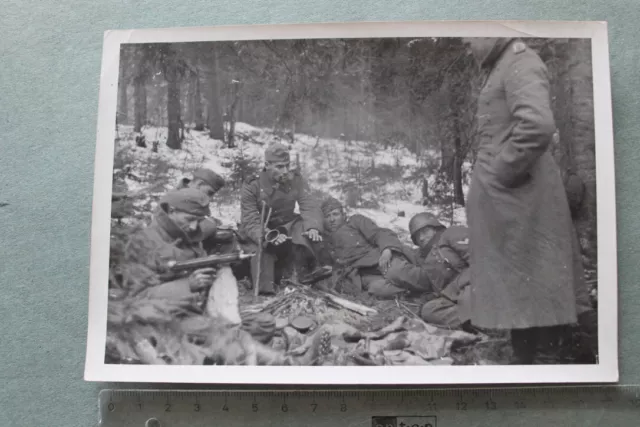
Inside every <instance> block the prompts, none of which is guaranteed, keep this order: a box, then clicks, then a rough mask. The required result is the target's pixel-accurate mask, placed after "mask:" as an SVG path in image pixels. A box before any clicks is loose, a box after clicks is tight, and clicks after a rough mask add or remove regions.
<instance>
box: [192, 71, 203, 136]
mask: <svg viewBox="0 0 640 427" xmlns="http://www.w3.org/2000/svg"><path fill="white" fill-rule="evenodd" d="M194 89H195V91H194V92H195V93H194V95H193V115H194V118H193V121H194V123H195V130H197V131H202V130H204V115H203V111H202V92H201V91H200V76H199V75H197V76H196V78H195V88H194Z"/></svg>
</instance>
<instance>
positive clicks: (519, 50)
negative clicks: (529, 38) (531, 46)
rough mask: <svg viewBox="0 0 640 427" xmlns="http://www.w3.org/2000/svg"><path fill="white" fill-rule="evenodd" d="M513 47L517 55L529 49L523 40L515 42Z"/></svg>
mask: <svg viewBox="0 0 640 427" xmlns="http://www.w3.org/2000/svg"><path fill="white" fill-rule="evenodd" d="M512 49H513V53H515V54H516V55H517V54H519V53H522V52H524V51H525V50H527V45H525V44H524V43H522V42H515V43H514V44H513V47H512Z"/></svg>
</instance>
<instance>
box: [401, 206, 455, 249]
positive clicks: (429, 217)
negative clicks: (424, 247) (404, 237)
mask: <svg viewBox="0 0 640 427" xmlns="http://www.w3.org/2000/svg"><path fill="white" fill-rule="evenodd" d="M425 227H433V228H446V227H445V226H444V225H442V223H441V222H440V221H438V218H436V216H435V215H433V214H430V213H428V212H420V213H419V214H416V215H415V216H414V217H413V218H411V220H410V221H409V233H410V234H411V241H413V243H416V233H417V232H418V231H420V230H422V229H423V228H425ZM416 244H417V243H416Z"/></svg>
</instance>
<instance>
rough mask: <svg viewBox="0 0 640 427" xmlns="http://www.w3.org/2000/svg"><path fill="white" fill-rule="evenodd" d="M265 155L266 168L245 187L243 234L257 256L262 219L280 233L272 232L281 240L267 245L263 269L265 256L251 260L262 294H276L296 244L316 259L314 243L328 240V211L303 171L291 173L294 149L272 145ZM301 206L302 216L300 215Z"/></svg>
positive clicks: (261, 239) (260, 242)
mask: <svg viewBox="0 0 640 427" xmlns="http://www.w3.org/2000/svg"><path fill="white" fill-rule="evenodd" d="M264 157H265V167H264V169H263V170H262V171H261V172H260V173H259V174H257V175H256V176H254V177H252V178H250V179H249V180H248V181H247V182H246V183H245V185H244V187H243V189H242V196H241V200H240V208H241V226H240V235H241V237H242V238H243V239H245V240H247V241H248V242H249V246H250V248H248V249H247V250H251V251H252V252H255V250H256V248H257V247H258V245H260V244H262V242H263V241H264V237H265V231H266V230H262V229H261V228H260V224H261V218H263V219H264V220H265V221H266V218H267V216H268V217H269V220H268V222H266V223H265V228H266V229H267V230H277V233H272V234H275V235H276V237H274V239H273V240H271V241H269V242H268V244H267V245H266V246H264V250H263V252H262V256H261V257H260V258H261V261H260V268H258V258H259V257H257V256H255V257H253V258H252V259H251V277H252V282H253V284H254V286H256V285H257V286H258V289H259V291H260V293H261V294H273V293H274V292H275V287H274V284H275V283H278V282H279V281H280V278H281V276H282V268H283V267H284V265H283V264H284V263H286V262H287V261H291V258H292V255H293V254H292V248H293V245H297V247H304V248H306V256H308V257H311V258H315V253H316V252H315V250H314V248H313V247H312V242H320V241H321V240H322V237H321V236H320V230H322V213H321V212H320V207H319V206H318V203H317V202H316V201H315V200H314V199H313V198H312V196H311V195H310V194H309V188H308V186H307V183H306V182H305V180H304V179H303V178H302V176H301V175H300V173H299V172H298V171H292V170H291V168H290V159H289V150H288V149H287V148H286V147H285V146H284V145H282V144H279V143H275V144H273V145H271V146H270V147H268V148H267V149H266V151H265V156H264ZM296 203H297V204H298V206H299V207H300V214H297V213H295V212H294V211H295V207H296ZM269 213H270V215H269ZM309 240H310V241H311V242H310V241H309ZM276 264H277V265H276ZM258 270H259V273H260V278H259V283H258Z"/></svg>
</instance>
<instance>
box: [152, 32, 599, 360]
mask: <svg viewBox="0 0 640 427" xmlns="http://www.w3.org/2000/svg"><path fill="white" fill-rule="evenodd" d="M466 42H467V44H468V46H469V48H470V49H471V51H472V52H473V54H474V56H475V57H476V58H477V60H478V64H479V65H480V67H481V68H483V69H484V70H485V71H486V72H487V75H488V77H487V81H486V84H485V86H484V88H483V90H482V93H481V95H480V98H481V99H480V101H481V102H479V103H478V106H479V107H478V113H477V114H478V118H479V135H480V141H479V152H478V160H477V162H476V165H475V167H474V175H473V179H472V185H471V189H470V193H469V197H468V199H469V200H468V206H467V213H468V220H469V228H467V227H462V226H452V227H448V228H447V227H446V226H445V225H443V224H442V223H441V222H440V221H439V220H438V218H436V217H435V216H433V215H432V214H430V213H427V212H422V213H419V214H417V215H415V216H414V217H413V218H411V220H410V222H409V233H410V236H411V240H412V242H413V243H414V245H415V247H412V246H409V245H407V244H404V243H402V242H401V241H400V239H399V238H398V236H397V235H396V234H395V233H394V232H392V231H391V230H389V229H386V228H383V227H380V226H378V225H377V224H376V223H375V222H374V221H372V220H371V219H370V218H367V217H366V216H363V215H360V214H355V215H351V216H347V213H346V211H345V208H344V206H343V204H342V203H341V202H340V201H338V200H337V199H335V198H333V197H326V198H324V199H319V198H318V197H314V195H313V194H312V192H311V189H310V188H309V186H308V185H307V183H306V181H305V179H304V178H303V177H302V176H301V174H300V172H299V171H298V170H296V169H293V168H292V167H291V161H290V155H289V150H288V148H287V147H286V146H284V145H282V144H279V143H274V144H272V145H270V146H269V147H268V148H267V149H266V150H265V157H264V168H263V169H262V170H261V171H260V172H259V173H258V174H257V175H256V176H253V177H251V178H250V179H248V180H247V181H246V182H245V183H244V186H243V188H242V191H241V220H240V224H239V227H238V232H237V233H235V232H231V231H230V230H223V229H221V228H220V227H219V222H217V221H216V220H215V219H214V218H211V217H210V210H209V205H210V204H211V202H212V201H213V200H214V198H215V195H216V193H217V192H218V191H219V190H220V189H221V188H222V187H223V186H224V185H225V183H224V180H223V179H222V178H221V177H220V176H219V175H218V174H216V173H215V172H213V171H211V170H207V169H200V170H198V171H196V172H195V173H194V174H193V179H185V180H182V181H181V182H180V185H179V186H178V188H176V189H175V190H172V191H170V192H168V193H167V194H165V195H164V196H163V197H162V198H161V199H160V201H159V207H158V209H157V211H156V213H155V216H154V219H153V221H152V223H151V224H150V225H149V226H148V227H146V228H145V229H144V230H143V231H142V233H143V238H144V239H145V240H146V241H147V242H148V243H150V244H151V246H153V250H149V251H147V255H146V257H147V259H146V260H145V264H146V265H147V266H149V268H151V269H152V270H154V271H155V272H157V274H158V275H159V277H161V282H162V283H161V284H158V285H157V286H153V287H150V288H149V289H148V290H147V291H146V292H149V293H150V294H153V295H162V296H167V297H172V298H189V297H191V296H192V295H193V294H194V293H197V292H199V291H201V290H202V289H205V288H207V287H208V286H211V284H212V283H213V280H214V278H215V269H213V268H207V269H200V270H196V271H195V272H193V273H191V274H190V275H189V276H188V277H186V278H184V277H180V278H177V277H175V275H173V274H172V273H171V272H169V271H167V269H166V267H165V266H166V260H167V259H172V260H176V261H183V260H189V259H193V258H197V257H201V256H204V255H206V254H207V253H209V254H211V253H220V252H224V251H228V250H231V249H233V248H237V247H240V248H242V250H244V251H246V252H252V253H255V252H257V251H260V252H261V256H259V257H256V256H254V257H252V258H251V259H250V261H249V264H250V268H249V270H250V274H249V275H250V277H251V283H252V285H253V286H254V287H255V286H257V287H258V290H259V292H260V293H261V294H273V293H275V292H276V290H277V286H278V284H279V283H280V281H281V279H282V275H283V271H284V270H285V268H286V267H287V266H289V265H302V266H305V267H304V268H305V269H306V270H305V271H308V272H309V274H310V275H311V276H313V274H314V272H317V271H319V269H322V267H323V266H324V264H325V263H330V264H331V267H332V271H333V273H332V274H333V278H332V280H331V282H332V283H333V284H337V283H342V287H343V289H345V290H348V291H350V292H367V293H369V294H371V295H373V296H376V297H378V298H396V297H399V298H414V297H415V298H422V299H423V302H424V303H423V305H422V306H421V308H420V316H421V317H422V319H424V320H425V321H426V322H428V323H431V324H435V325H439V326H443V327H448V328H467V327H472V326H473V327H474V328H485V329H498V330H508V331H510V332H511V334H510V335H511V342H512V346H513V350H514V351H513V353H514V357H513V363H515V364H531V363H534V361H535V356H536V354H537V353H538V351H539V350H540V348H541V347H544V344H545V342H543V341H544V340H553V339H554V338H553V337H556V336H557V333H556V332H557V331H558V330H559V329H561V328H562V327H565V326H567V325H573V324H577V323H580V324H584V325H586V327H587V328H590V330H591V332H593V330H594V327H595V326H594V325H595V324H594V323H593V321H586V322H585V321H583V320H584V319H585V314H591V316H592V315H593V309H591V308H590V307H589V306H588V303H587V302H585V298H584V297H585V295H586V292H585V288H584V278H583V273H582V266H581V264H580V263H581V261H580V254H579V248H578V245H577V240H576V236H575V230H574V228H573V224H572V221H571V214H570V211H569V205H568V201H567V196H566V194H565V193H564V187H563V185H562V180H561V177H560V173H559V169H558V167H557V165H555V163H554V161H553V158H552V157H551V155H550V154H549V152H548V150H547V148H548V147H549V145H550V143H551V141H552V139H553V132H554V131H555V124H554V122H553V116H552V113H551V107H550V95H549V82H548V77H547V73H546V68H545V66H544V64H543V63H542V61H541V60H540V59H539V57H538V56H537V54H536V53H535V52H533V51H532V50H531V49H530V48H529V47H527V46H526V45H525V44H524V43H523V42H522V41H520V40H517V39H469V40H467V41H466ZM296 205H297V206H298V207H299V211H298V212H296ZM267 235H268V238H267ZM416 247H417V248H416ZM589 319H592V317H589ZM549 337H551V338H549Z"/></svg>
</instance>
